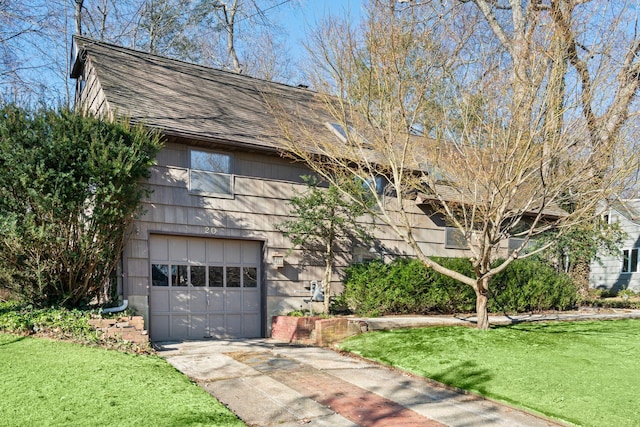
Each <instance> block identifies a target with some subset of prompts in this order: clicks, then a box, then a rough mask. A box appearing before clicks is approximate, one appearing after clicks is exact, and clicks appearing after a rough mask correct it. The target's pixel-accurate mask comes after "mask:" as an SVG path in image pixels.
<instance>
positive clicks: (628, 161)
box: [274, 0, 640, 329]
mask: <svg viewBox="0 0 640 427" xmlns="http://www.w3.org/2000/svg"><path fill="white" fill-rule="evenodd" d="M613 3H615V4H613ZM634 16H636V15H635V14H634V13H633V9H632V8H631V6H629V5H627V4H626V2H608V1H596V0H594V1H573V0H557V1H556V0H553V1H549V2H546V1H524V2H523V1H520V0H517V1H515V0H514V1H497V2H496V1H484V0H474V1H471V0H468V1H467V0H460V1H452V2H417V1H416V2H413V1H412V2H403V3H402V4H401V3H398V2H395V1H389V0H372V1H371V2H370V4H369V9H368V16H367V19H366V22H365V23H364V25H363V26H362V27H361V28H359V29H358V28H352V27H351V26H350V24H349V23H347V22H341V21H339V20H332V21H329V22H327V23H326V25H325V26H324V27H323V28H322V29H321V31H320V32H318V33H317V34H316V36H315V44H314V45H313V46H312V47H313V49H312V52H311V54H312V55H315V56H314V58H315V60H316V63H315V69H314V71H315V73H314V76H315V81H314V84H315V86H316V87H318V88H319V89H320V90H321V94H320V95H319V96H320V97H322V96H323V95H322V93H326V94H327V95H326V96H325V103H324V104H325V107H326V110H327V111H328V112H329V113H330V114H331V116H332V117H333V120H334V121H335V122H336V123H338V124H339V125H340V126H341V128H342V129H343V130H344V136H345V143H344V144H339V143H337V141H335V140H330V141H329V140H320V139H318V138H317V137H314V132H313V130H312V129H304V128H303V125H302V124H301V123H300V122H299V121H298V122H297V121H295V119H288V117H295V114H293V113H292V114H289V115H280V117H279V121H280V125H281V127H282V128H283V134H284V135H285V139H286V140H285V141H284V145H285V146H286V151H287V152H290V153H294V155H295V156H297V157H298V158H300V159H302V160H304V161H305V162H306V163H307V164H309V165H310V166H311V167H312V169H313V170H314V171H315V172H316V173H317V174H318V175H319V176H320V177H321V178H322V179H324V180H326V181H328V182H330V183H331V184H332V185H334V186H335V187H336V188H338V189H340V190H341V192H342V194H344V195H346V196H349V194H350V192H349V189H348V188H344V186H342V185H341V182H338V181H336V180H335V179H334V178H333V177H335V176H344V175H345V174H346V175H350V176H352V177H355V178H356V179H357V180H359V181H360V182H367V183H374V182H377V181H379V180H381V181H384V182H386V183H387V187H386V189H385V191H383V192H376V191H373V190H374V188H373V187H372V188H371V189H372V191H371V194H372V195H373V196H374V197H375V202H376V203H375V204H376V209H374V210H370V212H371V213H372V214H373V215H375V216H376V217H377V218H379V219H380V220H381V221H383V222H384V223H386V224H387V225H388V226H390V227H391V229H393V230H394V231H395V233H396V234H397V235H398V236H399V237H400V238H401V239H402V240H404V241H405V242H406V243H407V244H408V245H409V246H410V247H411V248H412V250H413V251H414V253H415V254H416V256H417V257H418V258H419V259H420V260H421V261H422V262H423V263H424V264H425V265H426V266H428V267H430V268H433V269H434V270H435V271H437V272H439V273H442V274H445V275H447V276H449V277H452V278H455V279H457V280H459V281H461V282H463V283H465V284H467V285H469V286H471V287H472V288H473V290H474V292H475V296H476V312H477V319H478V321H477V322H478V328H480V329H486V328H488V327H489V320H488V315H487V299H488V295H489V287H490V284H491V280H492V278H493V277H494V276H496V275H497V274H498V273H500V272H501V271H503V270H504V269H505V268H506V267H507V266H508V265H509V264H510V263H511V262H513V261H514V260H515V259H518V258H523V257H527V256H532V255H534V254H536V253H539V252H541V251H543V250H546V249H547V248H549V247H551V246H552V245H553V244H554V242H555V241H557V240H558V239H560V238H561V237H562V236H564V235H565V234H566V233H567V232H568V231H569V230H572V229H574V227H575V226H579V225H580V224H584V223H586V222H589V221H592V220H593V218H594V216H595V212H596V205H597V203H598V202H601V201H603V200H604V201H606V200H611V199H612V198H615V197H616V196H617V195H619V194H620V193H621V192H622V191H623V190H624V189H625V187H626V185H627V184H628V182H629V179H630V177H631V176H632V175H633V173H634V172H635V171H636V170H637V169H636V166H637V156H636V155H635V152H636V151H637V150H636V147H635V146H634V144H635V141H637V140H638V138H637V136H636V134H635V133H634V132H635V127H634V126H633V124H634V123H633V115H632V111H634V110H633V109H634V108H635V103H634V101H635V100H636V95H637V91H638V86H639V85H640V79H638V78H637V77H638V74H639V72H640V60H639V59H638V56H637V54H638V52H639V51H640V37H638V36H637V34H636V32H634V31H633V28H634V27H633V25H632V24H633V17H634ZM274 102H277V101H274ZM285 109H286V106H281V107H278V108H274V110H275V111H278V110H285ZM343 182H344V181H343ZM351 200H353V201H354V202H356V203H358V201H359V198H358V197H353V196H351ZM420 215H423V216H424V215H428V216H430V217H431V218H433V219H434V220H435V221H436V222H441V223H444V224H446V225H447V226H450V227H452V228H454V229H455V230H457V233H458V237H459V242H460V243H461V244H463V245H465V246H466V247H467V248H468V253H469V258H470V260H471V262H472V265H473V271H474V274H472V275H465V274H461V273H459V272H457V271H454V270H452V269H450V268H447V267H445V266H443V265H442V264H440V263H438V262H437V261H435V260H433V259H432V258H430V257H429V255H430V254H429V253H426V252H425V250H424V249H423V248H422V247H421V246H420V245H419V243H418V241H417V239H416V237H415V235H414V229H415V226H416V224H417V222H416V219H417V218H418V217H419V216H420ZM420 221H423V219H420ZM549 232H553V233H555V235H556V237H557V239H556V240H554V241H551V240H548V241H547V243H545V244H543V245H539V246H538V247H537V249H535V250H527V248H529V247H530V246H529V244H530V242H531V241H532V240H533V239H535V238H538V237H539V236H542V235H544V234H546V233H549ZM515 239H518V240H515ZM507 242H513V243H515V245H510V246H511V247H509V248H507V246H508V245H507ZM501 257H504V258H502V259H503V261H502V262H499V263H495V262H494V261H496V260H497V259H499V258H501Z"/></svg>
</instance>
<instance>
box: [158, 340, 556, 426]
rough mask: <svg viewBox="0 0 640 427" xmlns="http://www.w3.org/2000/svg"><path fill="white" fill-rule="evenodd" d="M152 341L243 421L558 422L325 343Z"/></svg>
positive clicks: (360, 423)
mask: <svg viewBox="0 0 640 427" xmlns="http://www.w3.org/2000/svg"><path fill="white" fill-rule="evenodd" d="M158 347H159V355H160V356H161V357H163V358H165V359H166V360H167V361H168V362H169V363H171V364H172V365H173V366H175V367H176V368H177V369H178V370H180V371H182V372H183V373H184V374H185V375H187V376H189V377H190V378H192V379H193V380H194V381H196V382H197V383H198V384H200V385H201V386H202V387H203V388H204V389H205V390H207V391H208V392H209V393H210V394H211V395H213V396H214V397H215V398H217V399H218V400H219V401H221V402H222V403H224V404H225V405H226V406H227V407H229V409H231V410H232V411H233V412H234V413H235V414H236V415H238V417H240V418H241V419H242V420H243V421H244V422H245V423H247V424H248V425H249V426H284V427H287V426H299V425H309V426H331V427H341V426H362V427H381V426H403V427H404V426H427V427H435V426H478V427H479V426H504V427H507V426H508V427H513V426H553V425H560V424H557V423H555V422H553V421H550V420H548V419H544V418H541V417H537V416H535V415H531V414H528V413H525V412H522V411H519V410H516V409H513V408H510V407H507V406H504V405H500V404H498V403H495V402H492V401H489V400H486V399H482V398H479V397H477V396H474V395H471V394H462V393H458V392H456V391H453V390H451V389H448V388H445V387H443V386H439V385H438V384H437V383H433V382H432V381H429V380H426V379H422V378H418V377H414V376H411V375H408V374H406V373H403V372H401V371H397V370H393V369H389V368H386V367H383V366H380V365H377V364H375V363H370V362H367V361H365V360H362V359H359V358H354V357H349V356H346V355H342V354H340V353H337V352H335V351H333V350H330V349H324V348H317V347H305V346H297V345H292V344H288V343H282V342H278V341H274V340H270V339H247V340H207V341H186V342H175V343H174V342H165V343H159V345H158Z"/></svg>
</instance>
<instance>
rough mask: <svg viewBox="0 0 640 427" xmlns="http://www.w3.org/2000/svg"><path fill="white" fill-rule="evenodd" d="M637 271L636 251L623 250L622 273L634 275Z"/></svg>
mask: <svg viewBox="0 0 640 427" xmlns="http://www.w3.org/2000/svg"><path fill="white" fill-rule="evenodd" d="M637 271H638V249H637V248H636V249H625V250H623V251H622V272H623V273H635V272H637Z"/></svg>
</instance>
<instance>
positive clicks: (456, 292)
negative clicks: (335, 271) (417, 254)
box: [340, 258, 577, 316]
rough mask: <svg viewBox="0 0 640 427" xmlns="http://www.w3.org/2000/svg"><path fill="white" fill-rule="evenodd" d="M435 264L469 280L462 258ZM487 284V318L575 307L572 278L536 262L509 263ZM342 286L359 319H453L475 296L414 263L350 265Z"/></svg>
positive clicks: (343, 298) (467, 264) (472, 304)
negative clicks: (386, 316)
mask: <svg viewBox="0 0 640 427" xmlns="http://www.w3.org/2000/svg"><path fill="white" fill-rule="evenodd" d="M437 261H438V262H439V263H442V265H444V266H446V267H447V268H451V269H453V270H456V271H458V272H460V273H463V274H470V270H471V269H472V266H471V262H470V261H469V260H468V259H465V258H439V259H438V260H437ZM492 283H493V288H492V289H491V290H490V292H491V296H490V300H489V310H490V311H492V312H510V313H516V312H531V311H544V310H566V309H570V308H573V307H574V306H575V305H576V302H577V292H576V287H575V285H574V284H573V282H572V280H571V278H570V277H569V276H567V275H565V274H559V273H557V272H556V271H555V270H554V269H553V268H552V267H551V266H549V265H548V264H546V263H544V262H543V261H541V260H539V259H535V258H529V259H523V260H516V261H514V262H513V263H511V264H510V265H509V267H507V268H506V269H505V270H504V271H503V272H501V273H500V274H498V275H497V276H496V277H495V279H494V280H493V282H492ZM344 286H345V291H344V294H343V295H342V296H341V297H340V300H341V301H344V302H345V303H346V304H347V305H348V307H349V308H350V310H351V311H353V312H354V313H356V314H358V315H366V316H372V315H374V316H375V315H382V314H452V313H467V312H472V311H473V310H474V308H475V296H474V293H473V290H472V289H471V288H470V287H469V286H466V285H464V284H462V283H459V282H457V281H456V280H454V279H451V278H449V277H446V276H444V275H442V274H440V273H437V272H435V271H433V270H432V269H429V268H426V267H425V266H424V265H423V264H422V263H421V262H420V261H418V260H413V259H397V260H394V261H393V262H391V263H390V264H384V263H383V262H381V261H373V262H369V263H362V264H354V265H352V266H350V267H349V268H348V269H347V270H346V272H345V283H344Z"/></svg>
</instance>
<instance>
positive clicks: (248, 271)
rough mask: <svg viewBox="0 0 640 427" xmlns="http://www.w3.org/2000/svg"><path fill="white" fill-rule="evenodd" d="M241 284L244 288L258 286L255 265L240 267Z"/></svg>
mask: <svg viewBox="0 0 640 427" xmlns="http://www.w3.org/2000/svg"><path fill="white" fill-rule="evenodd" d="M242 273H243V275H242V285H243V286H244V287H245V288H256V287H258V269H257V268H255V267H243V268H242Z"/></svg>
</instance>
